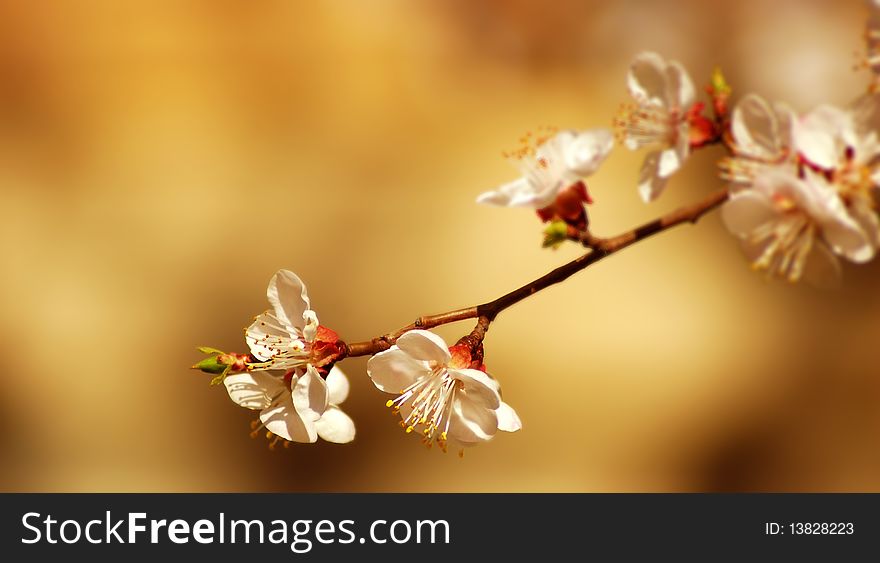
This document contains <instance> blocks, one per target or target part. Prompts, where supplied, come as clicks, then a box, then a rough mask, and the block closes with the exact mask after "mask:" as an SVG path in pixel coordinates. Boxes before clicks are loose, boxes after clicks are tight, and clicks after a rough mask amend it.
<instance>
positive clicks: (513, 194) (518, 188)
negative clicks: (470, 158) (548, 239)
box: [477, 129, 614, 209]
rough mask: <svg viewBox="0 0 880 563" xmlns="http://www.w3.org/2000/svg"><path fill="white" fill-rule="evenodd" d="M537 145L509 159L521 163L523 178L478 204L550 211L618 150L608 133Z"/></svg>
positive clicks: (566, 134) (566, 136)
mask: <svg viewBox="0 0 880 563" xmlns="http://www.w3.org/2000/svg"><path fill="white" fill-rule="evenodd" d="M535 143H536V144H537V147H531V146H529V145H526V146H524V147H523V148H522V149H520V150H518V151H515V152H514V153H513V154H511V155H509V156H510V157H512V158H513V159H514V160H515V161H516V162H517V164H518V166H519V168H520V172H521V174H522V176H521V177H520V178H517V179H516V180H514V181H512V182H509V183H507V184H504V185H502V186H500V187H498V188H497V189H495V190H493V191H490V192H485V193H483V194H480V195H479V196H478V197H477V203H485V204H489V205H499V206H508V207H532V208H535V209H541V208H544V207H547V206H548V205H550V204H551V203H553V201H554V199H555V198H556V196H557V195H558V194H559V193H560V192H561V191H562V190H564V189H566V188H568V187H570V186H572V185H574V184H576V183H578V182H580V181H581V180H582V179H583V178H586V177H588V176H590V175H591V174H593V173H595V172H596V170H598V169H599V166H600V165H601V164H602V162H603V161H604V160H605V158H606V157H607V156H608V154H609V153H610V152H611V149H612V148H613V146H614V138H613V136H612V134H611V131H609V130H607V129H592V130H589V131H581V132H577V131H571V130H565V131H560V132H558V133H556V134H555V135H552V136H549V137H546V138H544V137H538V138H537V139H536V140H535Z"/></svg>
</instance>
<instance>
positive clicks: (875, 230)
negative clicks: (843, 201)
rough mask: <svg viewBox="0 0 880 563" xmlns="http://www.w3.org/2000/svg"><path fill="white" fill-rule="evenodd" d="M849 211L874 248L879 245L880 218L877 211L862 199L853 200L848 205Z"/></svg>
mask: <svg viewBox="0 0 880 563" xmlns="http://www.w3.org/2000/svg"><path fill="white" fill-rule="evenodd" d="M849 213H850V215H852V218H853V219H855V221H856V222H857V223H858V224H859V226H860V227H861V228H862V230H863V231H864V232H865V234H866V235H868V240H869V241H870V243H871V244H872V245H873V246H874V248H877V247H880V220H878V217H877V212H876V211H874V210H873V209H871V206H870V205H869V204H868V203H867V202H866V201H864V200H863V199H858V200H856V201H854V202H853V203H852V204H851V205H850V206H849Z"/></svg>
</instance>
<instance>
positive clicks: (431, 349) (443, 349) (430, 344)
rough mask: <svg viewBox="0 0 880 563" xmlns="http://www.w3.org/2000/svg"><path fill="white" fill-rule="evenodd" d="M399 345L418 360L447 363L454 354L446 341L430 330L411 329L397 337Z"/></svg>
mask: <svg viewBox="0 0 880 563" xmlns="http://www.w3.org/2000/svg"><path fill="white" fill-rule="evenodd" d="M397 347H398V348H400V349H401V350H403V351H404V352H406V353H407V354H409V355H410V356H412V357H413V358H414V359H416V360H424V361H426V362H437V363H438V364H440V365H444V366H445V365H446V364H447V363H449V360H450V359H452V356H451V355H450V353H449V347H448V346H447V345H446V341H444V340H443V339H442V338H440V337H439V336H437V335H436V334H434V333H433V332H431V331H428V330H420V329H416V330H411V331H409V332H405V333H404V334H403V335H402V336H401V337H400V338H398V339H397Z"/></svg>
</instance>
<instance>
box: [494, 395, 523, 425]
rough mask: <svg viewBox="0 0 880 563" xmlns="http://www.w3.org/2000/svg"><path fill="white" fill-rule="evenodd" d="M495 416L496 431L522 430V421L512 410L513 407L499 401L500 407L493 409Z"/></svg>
mask: <svg viewBox="0 0 880 563" xmlns="http://www.w3.org/2000/svg"><path fill="white" fill-rule="evenodd" d="M495 416H496V417H497V418H498V430H503V431H504V432H516V431H517V430H520V429H521V428H522V421H521V420H520V419H519V415H518V414H516V411H515V410H513V407H511V406H510V405H508V404H507V403H505V402H504V401H501V405H500V406H499V407H498V408H497V409H495Z"/></svg>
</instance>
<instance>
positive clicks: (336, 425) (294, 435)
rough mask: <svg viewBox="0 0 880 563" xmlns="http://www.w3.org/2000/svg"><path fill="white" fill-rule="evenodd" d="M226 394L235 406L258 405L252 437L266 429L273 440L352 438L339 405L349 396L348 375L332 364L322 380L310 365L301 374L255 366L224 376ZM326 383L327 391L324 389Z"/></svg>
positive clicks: (351, 427) (352, 430) (254, 407)
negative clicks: (254, 369) (253, 368)
mask: <svg viewBox="0 0 880 563" xmlns="http://www.w3.org/2000/svg"><path fill="white" fill-rule="evenodd" d="M223 384H224V385H225V386H226V391H227V392H228V393H229V397H230V398H231V399H232V400H233V401H234V402H235V403H236V404H238V405H240V406H242V407H244V408H247V409H252V410H259V411H260V416H259V421H255V423H254V424H253V427H254V430H253V432H252V434H251V435H252V436H253V437H256V436H257V435H258V434H259V432H260V431H261V430H262V429H263V428H265V429H266V430H267V431H268V432H269V434H268V435H267V437H269V436H271V435H274V436H275V439H274V440H273V441H272V442H270V447H274V446H275V443H276V442H277V441H278V440H279V439H283V440H285V446H286V445H287V442H286V441H291V442H305V443H314V442H315V441H316V440H317V439H318V437H319V436H320V437H321V438H323V439H324V440H327V441H328V442H336V443H346V442H350V441H351V440H353V439H354V435H355V428H354V422H352V420H351V418H349V417H348V415H346V414H345V413H344V412H342V410H341V409H340V408H339V404H340V403H342V401H344V400H345V398H346V397H347V396H348V388H349V385H348V379H347V378H346V377H345V374H344V373H342V370H340V369H339V368H337V367H334V368H333V369H331V370H330V374H329V375H328V376H327V381H326V385H325V384H324V379H323V378H322V377H321V375H320V374H319V373H318V371H317V370H316V369H315V368H314V367H313V366H308V368H307V369H306V371H305V373H304V374H303V375H302V376H297V375H296V373H294V372H293V371H289V372H285V371H283V370H258V371H251V372H247V373H239V374H235V375H230V376H227V377H226V378H225V379H224V380H223ZM328 388H329V392H328Z"/></svg>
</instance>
